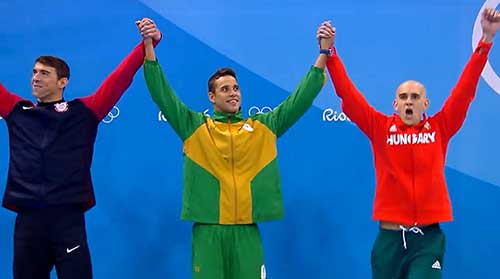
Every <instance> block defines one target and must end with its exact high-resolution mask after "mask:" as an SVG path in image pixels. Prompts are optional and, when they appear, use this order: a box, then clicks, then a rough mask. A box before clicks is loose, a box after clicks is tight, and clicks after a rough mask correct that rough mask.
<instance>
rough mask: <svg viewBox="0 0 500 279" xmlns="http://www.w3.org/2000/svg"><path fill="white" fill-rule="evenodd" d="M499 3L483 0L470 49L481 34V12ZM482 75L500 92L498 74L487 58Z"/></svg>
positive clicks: (493, 0) (498, 1)
mask: <svg viewBox="0 0 500 279" xmlns="http://www.w3.org/2000/svg"><path fill="white" fill-rule="evenodd" d="M499 3H500V0H486V2H484V4H483V6H482V7H481V9H480V10H479V13H478V14H477V17H476V22H475V23H474V29H473V32H472V50H474V49H475V48H476V46H477V43H478V42H479V40H480V39H481V35H482V28H481V13H482V12H483V10H484V9H485V8H488V7H496V6H498V4H499ZM481 76H482V77H483V79H484V81H486V83H487V84H488V85H489V86H490V87H491V88H492V89H493V90H495V92H496V93H498V94H500V77H499V76H498V74H497V73H496V72H495V71H494V70H493V67H491V64H490V61H489V60H488V61H487V62H486V65H485V66H484V70H483V72H482V74H481Z"/></svg>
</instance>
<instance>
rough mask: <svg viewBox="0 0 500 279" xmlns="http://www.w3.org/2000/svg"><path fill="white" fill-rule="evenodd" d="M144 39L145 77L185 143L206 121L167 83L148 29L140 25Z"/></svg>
mask: <svg viewBox="0 0 500 279" xmlns="http://www.w3.org/2000/svg"><path fill="white" fill-rule="evenodd" d="M138 27H139V30H140V32H141V34H142V35H143V37H144V48H145V51H146V56H145V60H144V77H145V79H146V85H147V87H148V90H149V93H150V94H151V97H152V98H153V101H154V102H155V103H156V105H158V107H159V108H160V110H161V112H162V113H163V115H165V118H166V119H167V121H168V123H169V124H170V125H171V126H172V128H173V129H174V131H175V132H176V133H177V134H178V135H179V137H180V138H181V139H182V140H183V141H184V140H185V139H186V138H188V137H189V135H191V134H192V133H193V132H194V130H195V129H196V128H197V127H198V126H199V125H200V124H201V123H202V122H203V121H204V117H203V114H202V113H198V112H194V111H192V110H190V109H189V108H188V107H187V106H186V105H185V104H184V103H182V102H181V101H180V100H179V98H178V97H177V95H176V94H175V92H174V90H173V89H172V87H171V86H170V84H169V83H168V82H167V79H166V77H165V74H164V73H163V70H162V69H161V66H160V64H159V63H158V61H157V59H156V53H155V50H154V48H153V42H152V41H151V40H150V39H148V38H147V36H148V32H147V31H148V30H147V27H144V26H142V25H140V24H139V25H138Z"/></svg>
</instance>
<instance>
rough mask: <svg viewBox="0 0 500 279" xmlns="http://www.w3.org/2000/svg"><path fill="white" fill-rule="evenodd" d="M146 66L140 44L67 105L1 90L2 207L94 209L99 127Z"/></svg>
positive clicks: (142, 48)
mask: <svg viewBox="0 0 500 279" xmlns="http://www.w3.org/2000/svg"><path fill="white" fill-rule="evenodd" d="M143 61H144V47H143V43H142V42H141V43H140V44H138V45H137V46H136V47H135V48H134V49H133V51H132V52H131V53H130V54H129V55H128V56H127V57H126V58H125V59H124V60H123V61H122V62H121V64H120V65H119V66H118V67H117V68H116V69H115V70H114V71H113V72H112V73H111V74H110V75H109V76H108V77H107V78H106V79H105V80H104V82H103V83H102V84H101V85H100V87H99V88H98V89H97V91H95V93H93V94H91V95H89V96H87V97H84V98H79V99H75V100H72V101H69V102H65V101H63V100H61V101H59V102H54V103H38V104H33V103H32V102H31V101H29V100H26V99H23V98H21V97H19V96H17V95H15V94H13V93H11V92H9V91H8V90H7V89H6V88H5V87H4V86H3V85H2V84H0V116H2V117H3V118H4V119H5V121H6V123H7V127H8V131H9V147H10V160H9V170H8V177H7V186H6V188H5V194H4V197H3V206H4V207H6V208H8V209H11V210H14V211H18V210H19V209H20V208H42V207H47V206H58V205H81V206H82V208H83V209H84V210H87V209H89V208H91V207H92V206H94V205H95V197H94V189H93V186H92V179H91V175H90V166H91V163H92V157H93V152H94V142H95V138H96V134H97V127H98V124H99V122H100V121H101V120H102V119H103V118H104V117H105V116H106V115H107V113H108V112H109V111H110V110H111V108H112V107H113V106H114V105H115V104H116V102H118V100H119V98H120V97H121V96H122V94H123V92H124V91H125V90H126V89H127V88H128V87H129V85H130V84H131V82H132V78H133V76H134V74H135V72H136V71H137V70H138V69H139V68H140V67H141V66H142V62H143Z"/></svg>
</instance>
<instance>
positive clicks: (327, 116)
mask: <svg viewBox="0 0 500 279" xmlns="http://www.w3.org/2000/svg"><path fill="white" fill-rule="evenodd" d="M323 121H327V122H344V121H351V119H349V117H347V115H346V114H345V113H343V112H340V113H339V112H337V111H336V110H333V109H331V108H327V109H325V110H324V111H323Z"/></svg>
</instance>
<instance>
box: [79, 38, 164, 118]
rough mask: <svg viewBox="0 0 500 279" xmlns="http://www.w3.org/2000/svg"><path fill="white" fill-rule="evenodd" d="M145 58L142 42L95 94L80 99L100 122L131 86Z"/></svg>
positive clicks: (155, 43)
mask: <svg viewBox="0 0 500 279" xmlns="http://www.w3.org/2000/svg"><path fill="white" fill-rule="evenodd" d="M158 43H159V41H155V42H154V45H155V46H156V45H157V44H158ZM144 56H145V52H144V43H143V41H141V42H140V43H139V44H138V45H137V46H136V47H135V48H134V49H133V50H132V52H130V53H129V55H127V57H125V59H123V61H122V62H121V63H120V65H118V67H117V68H116V69H115V70H114V71H113V72H112V73H111V74H110V75H109V76H108V77H107V78H106V79H105V80H104V82H103V83H102V84H101V85H100V86H99V88H98V89H97V91H96V92H95V93H94V94H92V95H90V96H87V97H84V98H80V100H81V101H82V102H83V103H84V104H85V105H86V106H87V107H88V108H89V109H91V110H92V111H93V112H94V113H95V115H96V116H97V118H98V119H99V120H102V119H103V118H104V117H105V116H106V114H107V113H108V112H109V111H110V110H111V109H112V108H113V106H114V105H115V104H116V103H117V102H118V100H119V99H120V97H121V96H122V95H123V93H124V92H125V90H127V88H128V87H129V86H130V84H131V83H132V79H133V77H134V75H135V73H136V72H137V70H139V68H140V67H141V66H142V63H143V62H144Z"/></svg>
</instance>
